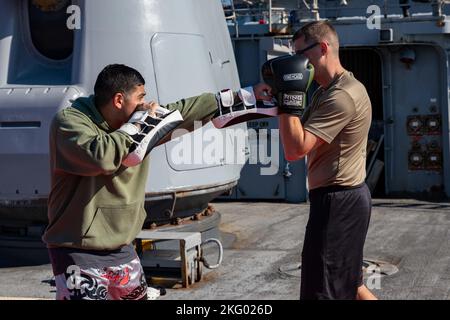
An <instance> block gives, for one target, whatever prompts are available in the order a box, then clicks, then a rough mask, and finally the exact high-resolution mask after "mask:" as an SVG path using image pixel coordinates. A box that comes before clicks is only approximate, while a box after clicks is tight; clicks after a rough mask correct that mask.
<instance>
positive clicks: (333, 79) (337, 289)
mask: <svg viewBox="0 0 450 320" xmlns="http://www.w3.org/2000/svg"><path fill="white" fill-rule="evenodd" d="M293 42H294V46H295V50H296V52H297V54H300V55H304V56H306V58H308V59H309V62H310V63H311V64H312V65H313V66H314V70H315V74H314V80H316V81H317V82H318V83H319V84H320V87H319V89H318V90H317V91H316V92H315V93H314V95H313V98H312V101H311V103H310V105H309V106H308V107H307V108H306V109H305V111H304V114H303V116H302V119H301V120H300V118H299V117H298V113H293V114H292V113H290V112H289V111H286V113H284V114H282V115H280V132H281V138H282V143H283V146H284V150H285V157H286V159H287V160H288V161H296V160H299V159H301V158H303V157H305V156H307V166H308V184H309V190H310V192H309V199H310V202H311V209H310V217H309V221H308V225H307V227H306V234H305V240H304V244H303V252H302V277H301V292H300V298H301V299H376V298H375V296H373V295H372V294H371V293H370V291H369V290H368V289H367V288H366V287H365V286H364V285H363V282H362V271H361V269H362V262H363V248H364V242H365V238H366V234H367V229H368V225H369V220H370V214H371V197H370V192H369V190H368V188H367V186H366V185H365V183H364V181H365V177H366V171H365V166H366V145H367V136H368V131H369V127H370V124H371V114H372V112H371V103H370V99H369V97H368V94H367V92H366V89H365V87H364V85H362V84H361V83H360V82H359V81H358V80H357V79H355V78H354V76H353V75H352V73H351V72H349V71H347V70H345V69H344V68H343V67H342V65H341V63H340V61H339V39H338V36H337V33H336V31H335V29H334V28H333V26H332V25H331V24H329V23H328V22H326V21H315V22H311V23H308V24H307V25H305V26H303V27H302V28H301V29H300V30H298V31H297V32H296V33H295V35H294V37H293ZM256 90H257V91H263V90H266V91H269V92H270V91H271V88H270V87H268V86H264V85H260V86H258V87H256ZM281 109H283V108H280V110H281Z"/></svg>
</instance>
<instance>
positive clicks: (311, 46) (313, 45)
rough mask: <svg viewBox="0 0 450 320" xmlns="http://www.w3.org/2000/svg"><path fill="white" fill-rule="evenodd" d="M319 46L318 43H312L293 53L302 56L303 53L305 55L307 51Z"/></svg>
mask: <svg viewBox="0 0 450 320" xmlns="http://www.w3.org/2000/svg"><path fill="white" fill-rule="evenodd" d="M319 44H320V42H315V43H313V44H312V45H310V46H307V47H306V48H305V49H302V50H297V51H295V53H296V54H303V53H305V52H306V51H308V50H310V49H312V48H314V47H315V46H317V45H319Z"/></svg>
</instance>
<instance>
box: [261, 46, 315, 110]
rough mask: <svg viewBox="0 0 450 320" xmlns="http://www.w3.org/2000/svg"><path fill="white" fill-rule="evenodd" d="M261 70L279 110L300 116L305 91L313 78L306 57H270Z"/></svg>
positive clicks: (303, 108)
mask: <svg viewBox="0 0 450 320" xmlns="http://www.w3.org/2000/svg"><path fill="white" fill-rule="evenodd" d="M261 72H262V76H263V79H264V82H265V83H267V84H268V85H269V86H270V87H271V88H272V94H273V95H274V96H275V97H276V98H277V100H278V106H279V108H278V110H279V112H280V113H289V114H294V115H297V116H302V115H303V111H304V110H305V107H306V92H307V91H308V89H309V87H310V85H311V83H312V81H313V78H314V67H313V65H312V64H311V63H309V60H308V58H306V57H305V56H304V55H299V54H293V55H290V54H289V55H285V56H282V57H278V58H275V59H271V60H269V61H267V62H266V63H264V65H263V66H262V70H261Z"/></svg>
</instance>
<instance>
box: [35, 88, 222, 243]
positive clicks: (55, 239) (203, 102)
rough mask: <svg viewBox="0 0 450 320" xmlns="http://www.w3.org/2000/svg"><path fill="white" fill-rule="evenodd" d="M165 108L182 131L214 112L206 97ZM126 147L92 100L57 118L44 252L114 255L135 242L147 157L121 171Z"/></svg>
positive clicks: (126, 140) (126, 142)
mask: <svg viewBox="0 0 450 320" xmlns="http://www.w3.org/2000/svg"><path fill="white" fill-rule="evenodd" d="M165 107H166V108H167V109H169V110H175V109H177V110H179V111H180V112H181V114H182V115H183V118H184V123H183V127H191V126H192V125H193V123H194V121H196V120H209V119H210V118H211V117H212V116H213V115H214V113H215V111H216V110H217V106H216V99H215V96H214V94H209V93H207V94H203V95H200V96H197V97H193V98H188V99H183V100H180V101H178V102H176V103H173V104H169V105H167V106H165ZM131 144H132V140H131V139H130V137H128V136H127V135H126V134H124V133H122V132H118V131H113V130H112V129H111V128H110V127H109V126H108V124H107V123H106V121H105V120H104V119H103V117H102V115H101V114H100V112H99V111H98V110H97V108H96V106H95V104H94V99H93V97H92V96H91V97H89V98H79V99H77V100H76V101H75V102H74V103H73V105H72V106H71V107H69V108H66V109H63V110H61V111H59V112H58V113H57V114H56V116H55V117H54V119H53V121H52V124H51V127H50V172H51V191H50V195H49V199H48V219H49V225H48V227H47V229H46V231H45V233H44V235H43V237H42V239H43V241H44V242H45V243H46V244H47V246H48V247H49V248H54V247H70V248H79V249H89V250H114V249H117V248H120V247H121V246H123V245H128V244H130V243H131V242H132V241H133V240H134V239H135V237H136V236H137V234H138V233H139V231H140V230H141V228H142V225H143V223H144V220H145V218H146V212H145V209H144V199H145V183H146V181H147V175H148V167H149V157H147V158H146V159H145V160H144V161H143V162H142V163H141V164H140V165H138V166H136V167H130V168H127V167H124V166H122V165H121V163H122V160H123V158H124V157H125V156H126V155H127V154H128V149H129V147H130V146H131Z"/></svg>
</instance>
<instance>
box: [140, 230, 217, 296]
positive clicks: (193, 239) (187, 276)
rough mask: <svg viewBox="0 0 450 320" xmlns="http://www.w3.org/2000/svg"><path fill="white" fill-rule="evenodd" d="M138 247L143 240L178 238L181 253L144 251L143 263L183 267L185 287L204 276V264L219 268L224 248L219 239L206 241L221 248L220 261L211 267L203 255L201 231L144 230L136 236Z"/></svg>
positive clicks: (182, 278)
mask: <svg viewBox="0 0 450 320" xmlns="http://www.w3.org/2000/svg"><path fill="white" fill-rule="evenodd" d="M136 240H137V242H138V245H137V246H138V247H140V243H141V242H142V240H178V241H179V244H180V246H179V254H178V252H176V251H174V250H149V251H143V252H142V257H141V264H142V266H143V267H150V268H154V267H161V265H162V267H164V266H168V267H171V268H180V269H181V282H182V285H183V287H184V288H188V287H189V285H191V284H193V283H195V282H198V281H200V280H201V277H202V264H204V265H205V266H206V267H207V268H211V269H212V268H217V267H218V266H219V265H220V263H221V261H222V255H223V248H222V245H221V243H220V241H219V240H217V239H208V240H206V241H205V242H204V243H208V242H214V243H216V244H217V245H218V248H219V262H218V264H216V265H215V266H213V267H211V266H210V265H209V264H208V263H207V262H206V260H205V258H204V257H203V251H202V237H201V234H200V232H163V231H147V230H142V231H141V232H140V233H139V234H138V236H137V237H136Z"/></svg>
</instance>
